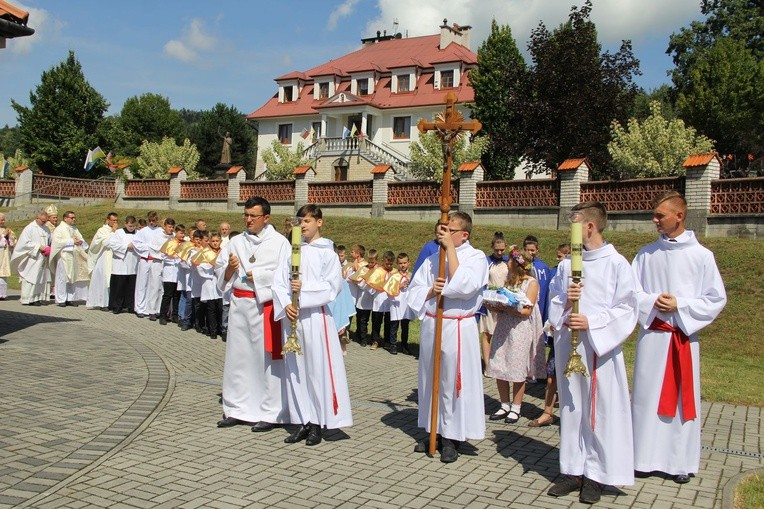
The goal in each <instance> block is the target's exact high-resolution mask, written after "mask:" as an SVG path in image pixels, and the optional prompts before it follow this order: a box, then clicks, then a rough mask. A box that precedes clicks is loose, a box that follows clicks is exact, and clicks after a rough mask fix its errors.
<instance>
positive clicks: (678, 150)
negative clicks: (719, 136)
mask: <svg viewBox="0 0 764 509" xmlns="http://www.w3.org/2000/svg"><path fill="white" fill-rule="evenodd" d="M611 133H612V137H613V141H611V142H610V143H609V144H608V151H609V152H610V155H611V156H612V157H613V165H614V166H615V168H616V169H618V170H620V172H621V174H620V176H621V177H622V178H637V177H664V176H669V175H683V174H684V168H683V167H682V163H683V162H684V160H685V159H687V156H689V155H691V154H701V153H708V152H710V151H712V150H713V148H714V143H713V141H711V140H710V139H708V138H706V137H705V136H703V135H702V134H697V132H696V131H695V129H693V128H692V127H685V125H684V122H683V121H682V120H680V119H678V118H674V119H671V120H668V119H666V118H665V117H664V116H663V114H662V112H661V103H660V102H658V101H653V102H652V103H651V104H650V116H648V117H647V118H646V119H645V120H644V121H641V122H640V121H639V120H638V119H636V118H630V119H629V123H628V125H627V126H626V128H625V129H624V127H623V126H622V125H621V124H620V123H618V122H617V121H615V120H614V121H613V124H612V126H611Z"/></svg>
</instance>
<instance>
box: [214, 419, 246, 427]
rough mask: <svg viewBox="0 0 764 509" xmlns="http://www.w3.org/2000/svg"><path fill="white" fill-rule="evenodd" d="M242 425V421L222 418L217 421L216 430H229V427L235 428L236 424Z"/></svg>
mask: <svg viewBox="0 0 764 509" xmlns="http://www.w3.org/2000/svg"><path fill="white" fill-rule="evenodd" d="M243 423H244V421H240V420H239V419H237V418H235V417H223V418H222V419H221V420H219V421H218V428H230V427H231V426H236V425H237V424H243Z"/></svg>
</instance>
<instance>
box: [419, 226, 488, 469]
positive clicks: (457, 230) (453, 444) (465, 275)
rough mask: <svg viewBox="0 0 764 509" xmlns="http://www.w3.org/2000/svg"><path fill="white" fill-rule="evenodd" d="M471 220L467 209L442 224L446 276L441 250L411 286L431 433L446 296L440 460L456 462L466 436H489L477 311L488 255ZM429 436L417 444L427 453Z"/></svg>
mask: <svg viewBox="0 0 764 509" xmlns="http://www.w3.org/2000/svg"><path fill="white" fill-rule="evenodd" d="M471 232H472V218H471V217H470V216H469V214H467V213H465V212H451V214H449V220H448V225H439V226H438V229H437V237H436V241H437V242H438V244H439V245H440V246H442V247H443V249H445V252H446V255H445V259H446V263H447V266H446V271H445V278H441V277H439V264H440V259H439V256H440V253H439V252H435V253H433V254H432V255H430V256H429V257H427V259H426V260H424V262H423V263H422V265H421V266H420V267H419V270H417V271H416V273H415V274H414V278H413V280H412V281H411V284H410V285H409V295H408V297H409V300H408V305H409V307H410V308H411V309H412V310H413V311H414V313H415V314H416V315H417V316H418V317H419V319H420V320H421V321H422V322H421V332H420V336H419V345H420V348H419V380H418V389H419V419H418V423H419V427H420V428H424V429H425V430H426V431H427V432H430V408H431V403H432V394H433V379H432V376H433V375H432V373H433V362H434V361H433V358H434V354H435V352H434V345H435V317H436V313H437V310H436V306H437V300H438V297H439V296H440V297H441V298H442V299H443V324H442V325H443V329H442V335H441V345H440V349H441V355H442V356H441V358H440V361H441V368H440V380H438V381H437V382H436V383H438V384H439V387H440V392H439V399H438V403H437V405H438V427H437V430H436V432H437V434H438V437H439V440H440V448H441V453H440V461H442V462H444V463H451V462H454V461H456V460H457V459H458V457H459V452H458V451H459V447H460V445H461V442H463V441H465V440H470V439H472V440H482V439H483V438H485V405H484V403H483V375H482V370H481V369H480V341H479V337H478V328H477V321H476V320H475V312H476V311H477V310H478V308H479V307H480V304H481V302H482V300H483V288H484V287H485V285H486V284H487V283H488V262H487V261H486V258H485V254H483V252H482V251H479V250H477V249H475V248H474V247H472V245H471V244H470V241H469V239H470V234H471ZM427 443H428V441H427V440H423V441H421V442H419V443H417V444H416V446H415V447H414V451H415V452H425V451H427V448H428V447H427Z"/></svg>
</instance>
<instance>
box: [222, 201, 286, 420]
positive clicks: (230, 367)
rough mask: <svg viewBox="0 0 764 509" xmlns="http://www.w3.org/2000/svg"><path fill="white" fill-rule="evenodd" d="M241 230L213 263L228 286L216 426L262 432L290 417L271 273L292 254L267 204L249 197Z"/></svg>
mask: <svg viewBox="0 0 764 509" xmlns="http://www.w3.org/2000/svg"><path fill="white" fill-rule="evenodd" d="M242 216H243V218H244V224H245V226H246V230H245V231H244V232H242V233H241V234H239V235H237V236H236V237H234V238H232V239H231V240H230V242H229V243H228V245H226V247H225V248H224V249H223V250H222V251H221V252H220V254H219V255H218V257H217V261H216V263H215V275H216V277H217V284H218V288H219V289H220V290H221V291H223V292H225V291H227V290H228V289H230V290H231V293H232V296H231V307H230V310H229V312H228V336H227V341H226V349H225V364H224V366H223V419H222V420H220V421H218V423H217V425H218V427H220V428H223V427H229V426H235V425H237V424H246V423H251V424H253V426H252V431H254V432H259V433H262V432H267V431H269V430H272V429H273V428H274V427H275V425H277V424H285V423H288V422H289V409H288V407H287V399H286V398H287V395H286V383H285V367H284V358H283V355H282V352H281V345H282V330H281V324H280V323H278V321H277V320H276V319H275V318H274V308H275V301H274V291H273V285H274V282H273V281H274V277H275V273H276V269H277V267H278V266H279V264H280V263H281V261H282V260H283V259H284V258H286V257H289V255H290V254H291V252H292V250H291V246H290V244H289V242H288V241H287V240H286V238H284V236H283V235H281V233H279V232H278V231H277V230H276V229H275V228H274V227H273V225H271V223H270V220H271V204H270V203H269V202H268V200H266V199H265V198H262V197H259V196H253V197H251V198H249V199H248V200H247V201H246V203H245V204H244V210H243V214H242Z"/></svg>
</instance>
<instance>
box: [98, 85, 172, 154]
mask: <svg viewBox="0 0 764 509" xmlns="http://www.w3.org/2000/svg"><path fill="white" fill-rule="evenodd" d="M104 131H108V132H106V133H105V135H106V136H105V137H106V138H107V140H108V141H109V142H110V145H109V149H111V150H112V151H113V152H115V153H120V154H124V155H126V156H131V157H134V156H137V155H138V154H139V151H140V147H141V144H142V143H143V142H144V141H153V142H160V141H162V139H163V138H176V139H179V138H180V137H181V136H182V135H183V131H184V124H183V120H182V119H181V117H180V114H179V113H178V112H177V111H175V110H173V109H172V107H171V106H170V100H169V99H167V98H166V97H163V96H161V95H159V94H152V93H146V94H143V95H141V96H140V97H138V96H136V97H130V98H129V99H127V100H126V101H125V104H124V105H123V106H122V111H120V114H119V115H117V116H115V117H114V118H113V120H112V121H108V122H105V123H104Z"/></svg>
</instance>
